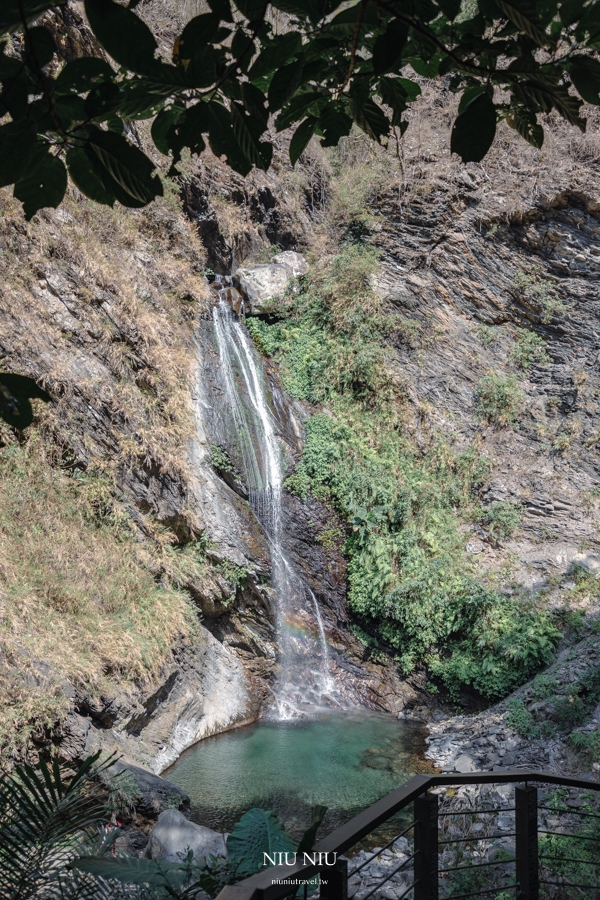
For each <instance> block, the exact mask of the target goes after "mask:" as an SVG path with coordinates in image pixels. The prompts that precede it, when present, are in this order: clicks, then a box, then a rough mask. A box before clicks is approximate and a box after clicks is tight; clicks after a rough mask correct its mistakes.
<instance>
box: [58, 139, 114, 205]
mask: <svg viewBox="0 0 600 900" xmlns="http://www.w3.org/2000/svg"><path fill="white" fill-rule="evenodd" d="M67 168H68V170H69V175H70V176H71V179H72V180H73V183H74V184H75V185H76V186H77V187H78V188H79V190H80V191H81V193H82V194H85V196H86V197H89V198H90V200H94V201H95V202H96V203H103V204H105V205H106V206H114V203H115V197H114V195H113V194H112V193H109V191H107V189H106V187H105V185H104V184H103V183H102V181H101V180H100V178H99V177H98V175H97V174H96V171H95V168H94V161H93V159H92V158H91V156H90V151H89V150H85V149H84V148H83V147H72V148H71V149H70V150H69V151H68V153H67Z"/></svg>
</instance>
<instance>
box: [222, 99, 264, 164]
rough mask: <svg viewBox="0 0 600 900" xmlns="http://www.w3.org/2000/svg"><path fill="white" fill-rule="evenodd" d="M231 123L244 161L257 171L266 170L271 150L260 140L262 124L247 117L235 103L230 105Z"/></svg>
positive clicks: (262, 129) (242, 109)
mask: <svg viewBox="0 0 600 900" xmlns="http://www.w3.org/2000/svg"><path fill="white" fill-rule="evenodd" d="M231 122H232V125H233V133H234V135H235V138H236V140H237V142H238V144H239V145H240V148H241V150H242V153H243V154H244V156H245V157H246V159H247V160H249V161H250V162H251V163H252V164H253V165H255V166H258V168H259V169H268V167H269V163H270V162H271V154H272V152H273V148H272V147H271V145H270V144H267V143H262V142H261V140H260V136H261V134H262V133H263V131H264V129H265V126H264V122H262V121H261V120H260V119H256V118H253V117H251V116H249V115H248V114H247V113H246V111H245V110H244V108H243V107H242V106H240V105H238V104H237V103H232V104H231ZM267 148H268V149H267ZM269 151H270V152H269Z"/></svg>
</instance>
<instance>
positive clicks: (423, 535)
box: [251, 245, 558, 697]
mask: <svg viewBox="0 0 600 900" xmlns="http://www.w3.org/2000/svg"><path fill="white" fill-rule="evenodd" d="M376 262H377V256H376V254H374V253H373V251H372V250H370V249H368V248H365V247H362V246H360V245H353V246H349V247H345V248H344V249H343V251H342V252H341V253H340V255H339V256H338V257H337V258H336V259H335V260H333V262H332V264H331V266H330V267H329V269H326V270H325V271H323V272H321V273H319V274H318V275H317V276H313V277H310V276H309V277H308V278H306V279H305V280H304V283H303V286H302V288H301V290H300V291H299V293H298V294H296V295H294V296H293V297H291V298H290V299H289V302H288V305H287V307H286V308H285V309H284V312H285V315H286V318H285V319H284V320H283V321H279V322H277V323H271V324H269V323H267V322H264V321H261V322H257V323H255V324H252V325H251V331H252V334H253V336H254V338H255V340H257V341H258V345H259V347H261V349H263V350H264V349H265V348H267V349H268V352H269V354H270V355H271V356H273V357H274V358H275V359H276V360H277V362H278V363H279V365H280V371H281V373H282V377H283V380H284V384H285V386H286V388H287V390H288V391H289V392H290V393H291V394H292V396H294V397H298V398H301V399H305V400H308V401H310V402H311V403H324V402H326V403H327V410H328V411H327V412H317V413H316V414H315V415H313V416H312V417H311V418H310V419H309V420H308V422H307V423H306V440H305V445H304V452H303V455H302V458H301V460H300V461H299V463H298V464H297V465H296V467H295V469H294V472H293V473H292V475H291V476H290V477H288V479H287V480H286V482H285V487H286V488H287V489H288V490H290V491H292V492H293V493H296V494H298V495H300V496H301V497H303V498H306V497H307V496H308V495H312V496H315V497H318V498H320V499H322V500H325V501H326V502H329V503H331V504H332V505H333V506H334V507H335V508H336V510H337V511H338V513H339V514H340V515H341V516H342V518H343V519H345V521H346V522H348V523H349V525H350V527H351V532H350V536H349V538H348V540H347V541H346V545H345V551H346V554H347V557H348V600H349V605H350V608H351V610H352V611H353V612H354V614H355V615H356V616H357V619H358V622H359V623H360V625H361V626H363V627H362V628H361V633H365V634H366V633H367V631H368V632H369V633H370V634H372V635H374V636H376V640H377V641H378V642H379V644H380V646H381V647H383V648H386V649H387V650H388V651H390V652H393V653H394V654H396V656H397V658H399V661H400V665H401V667H402V668H403V670H404V671H405V672H409V671H411V670H412V669H413V668H414V667H415V666H416V665H417V664H419V663H426V664H428V665H429V666H430V669H431V672H432V674H434V675H436V676H438V677H439V678H440V679H441V681H442V682H443V683H444V684H445V685H446V686H447V687H448V689H450V690H451V691H452V692H453V693H454V695H455V696H457V695H458V693H459V692H460V689H461V686H464V685H469V686H471V687H472V688H473V689H475V690H477V691H479V692H480V693H482V694H484V695H485V696H488V697H497V696H501V695H503V694H506V693H508V692H509V691H510V690H512V689H513V688H514V687H516V686H517V685H518V684H519V683H521V681H522V680H524V679H526V678H527V677H529V676H530V675H532V674H533V673H534V672H535V670H536V668H537V667H539V666H540V665H542V664H543V663H544V662H546V661H548V659H549V655H550V654H551V652H552V648H553V647H554V644H555V642H556V636H557V635H558V631H557V629H556V627H555V626H554V623H553V620H551V619H550V618H549V617H547V616H544V614H542V613H539V612H538V611H537V610H535V609H533V608H531V607H529V606H523V605H522V604H520V603H519V602H518V601H516V600H512V601H507V600H506V599H504V598H501V597H499V596H498V594H496V593H495V592H494V591H491V590H488V589H487V588H485V587H484V586H483V585H481V584H480V583H479V582H478V581H477V580H476V579H474V578H473V577H472V575H471V574H470V572H469V566H468V563H467V560H466V558H465V555H464V538H463V536H462V534H461V533H460V531H459V524H460V515H461V513H463V512H464V515H465V517H466V516H467V514H470V512H469V511H470V507H471V505H472V503H473V499H474V490H475V488H476V487H477V486H478V485H480V484H481V483H482V481H483V480H484V479H485V478H486V476H487V473H488V470H489V464H488V462H487V460H486V459H485V458H483V457H482V456H481V454H480V453H478V452H477V451H476V450H475V449H474V448H473V447H471V448H468V449H467V450H465V451H464V452H462V453H456V452H455V451H454V450H452V449H451V448H450V447H449V446H448V445H447V444H446V443H445V442H444V441H442V440H438V441H435V440H432V442H431V445H430V449H429V450H428V452H427V453H425V454H423V453H422V452H421V451H420V450H419V448H418V447H416V446H415V444H414V442H413V441H412V440H411V438H410V437H409V435H408V434H407V433H406V430H404V429H403V428H402V423H401V420H400V417H401V415H402V408H403V407H402V403H403V397H402V395H401V394H400V393H399V391H398V386H397V383H395V382H394V380H393V378H392V376H391V374H390V372H389V370H388V369H389V367H388V352H390V351H388V350H387V349H386V346H385V342H386V340H387V339H388V337H389V336H390V335H391V334H392V333H393V330H394V329H395V328H396V326H397V323H396V322H395V318H394V315H393V313H391V312H390V311H389V310H386V309H385V307H384V305H383V304H382V301H381V300H380V299H379V298H378V297H377V296H376V295H375V294H374V293H373V291H372V289H371V286H370V276H371V274H372V272H373V270H374V267H375V265H376ZM507 381H508V383H509V385H510V386H512V385H513V381H512V380H511V379H508V380H507ZM492 512H493V514H495V519H494V522H495V527H496V528H498V529H500V530H502V529H506V528H508V527H509V526H512V525H514V524H515V519H516V508H513V507H512V505H511V508H510V510H509V509H508V508H504V507H500V510H496V509H495V508H494V510H493V511H492ZM374 639H375V638H371V637H370V638H369V640H370V641H371V640H374Z"/></svg>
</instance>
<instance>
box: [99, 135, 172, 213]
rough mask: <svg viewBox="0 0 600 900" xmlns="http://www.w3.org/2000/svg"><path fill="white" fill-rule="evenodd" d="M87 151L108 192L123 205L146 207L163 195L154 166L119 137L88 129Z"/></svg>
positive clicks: (131, 145)
mask: <svg viewBox="0 0 600 900" xmlns="http://www.w3.org/2000/svg"><path fill="white" fill-rule="evenodd" d="M88 149H89V150H90V151H91V155H90V158H91V159H93V160H94V168H95V171H96V173H97V174H98V176H99V178H100V180H101V181H102V183H103V184H104V186H105V188H106V190H107V192H108V193H109V194H114V196H115V197H116V198H117V200H118V201H119V202H120V203H122V204H123V205H124V206H132V207H140V206H146V204H148V203H151V201H152V200H154V198H155V197H159V196H162V193H163V189H162V184H161V182H160V179H159V177H158V175H157V174H156V170H155V168H154V164H153V163H152V162H151V160H149V159H148V157H147V156H145V155H144V154H143V153H142V151H141V150H138V149H137V147H134V146H133V144H130V143H129V142H128V141H127V140H126V139H125V138H124V137H123V136H122V135H119V134H114V133H113V132H111V131H101V130H100V129H99V128H93V129H91V128H90V136H89V144H88ZM92 154H93V155H92Z"/></svg>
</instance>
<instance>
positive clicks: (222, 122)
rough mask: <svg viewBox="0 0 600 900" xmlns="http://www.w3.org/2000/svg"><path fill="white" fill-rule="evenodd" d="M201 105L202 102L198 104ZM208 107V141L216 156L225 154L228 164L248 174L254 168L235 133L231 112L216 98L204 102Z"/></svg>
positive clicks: (241, 172)
mask: <svg viewBox="0 0 600 900" xmlns="http://www.w3.org/2000/svg"><path fill="white" fill-rule="evenodd" d="M197 105H198V106H200V104H197ZM202 106H205V107H206V112H205V115H206V121H207V123H208V141H209V144H210V148H211V150H212V152H213V153H214V154H215V156H225V157H226V158H227V162H228V164H229V165H230V166H231V168H232V169H234V170H235V171H236V172H239V173H240V175H244V176H246V175H247V174H248V172H249V171H250V170H251V168H252V163H251V162H250V161H249V160H248V158H247V157H246V156H245V155H244V152H243V150H242V148H241V147H240V145H239V143H238V142H237V140H236V137H235V135H234V133H233V125H232V121H231V114H230V112H229V111H228V110H227V109H226V108H225V107H224V106H223V105H222V104H221V103H217V102H216V101H215V100H211V102H210V103H205V104H202Z"/></svg>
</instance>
